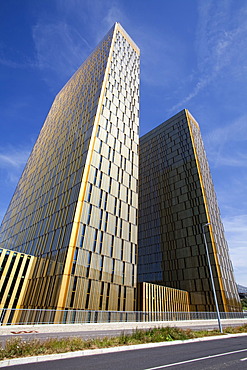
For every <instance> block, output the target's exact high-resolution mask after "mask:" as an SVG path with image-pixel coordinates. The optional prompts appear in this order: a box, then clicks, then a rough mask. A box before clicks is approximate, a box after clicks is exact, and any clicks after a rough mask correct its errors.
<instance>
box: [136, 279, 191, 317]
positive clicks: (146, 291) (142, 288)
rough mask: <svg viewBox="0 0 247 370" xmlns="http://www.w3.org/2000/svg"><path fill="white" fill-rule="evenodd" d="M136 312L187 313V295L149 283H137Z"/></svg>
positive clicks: (186, 293) (181, 291) (182, 291)
mask: <svg viewBox="0 0 247 370" xmlns="http://www.w3.org/2000/svg"><path fill="white" fill-rule="evenodd" d="M137 302H138V310H139V311H143V312H189V307H190V306H189V293H188V292H186V291H184V290H179V289H173V288H169V287H166V286H162V285H157V284H151V283H138V294H137Z"/></svg>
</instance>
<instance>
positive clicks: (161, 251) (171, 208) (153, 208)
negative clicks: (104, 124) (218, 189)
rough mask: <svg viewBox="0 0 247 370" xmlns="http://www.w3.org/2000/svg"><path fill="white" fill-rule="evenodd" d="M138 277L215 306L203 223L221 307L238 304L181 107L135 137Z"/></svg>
mask: <svg viewBox="0 0 247 370" xmlns="http://www.w3.org/2000/svg"><path fill="white" fill-rule="evenodd" d="M139 177H140V187H139V239H138V247H139V248H138V255H139V259H138V281H139V282H150V283H154V284H159V285H166V286H168V287H172V288H175V289H182V290H186V291H188V292H189V293H190V309H191V310H192V311H215V306H214V299H213V294H212V288H211V283H210V278H209V270H208V264H207V259H206V251H205V246H204V242H203V234H202V225H204V224H206V223H209V222H210V223H211V224H210V225H209V227H207V228H205V231H206V237H207V243H208V247H209V252H210V259H211V264H212V269H213V275H214V283H215V287H216V291H217V298H218V302H219V309H220V311H234V310H240V303H239V296H238V292H237V288H236V284H235V280H234V276H233V269H232V264H231V261H230V257H229V252H228V247H227V243H226V240H225V237H224V230H223V225H222V223H221V218H220V211H219V208H218V205H217V199H216V195H215V191H214V186H213V182H212V178H211V175H210V171H209V167H208V162H207V158H206V154H205V151H204V147H203V142H202V138H201V134H200V129H199V126H198V123H197V122H196V121H195V119H194V118H193V117H192V115H191V114H190V113H189V112H188V111H187V110H183V111H182V112H180V113H178V114H177V115H175V116H174V117H172V118H171V119H169V120H168V121H166V122H164V123H163V124H161V125H160V126H158V127H157V128H155V129H154V130H152V131H150V132H149V133H147V134H146V135H145V136H143V137H142V138H141V139H140V175H139Z"/></svg>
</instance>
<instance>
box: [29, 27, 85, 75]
mask: <svg viewBox="0 0 247 370" xmlns="http://www.w3.org/2000/svg"><path fill="white" fill-rule="evenodd" d="M33 39H34V42H35V47H36V51H37V64H38V66H39V68H40V69H42V70H46V71H47V70H51V71H52V72H53V73H54V72H55V73H56V74H58V75H61V74H62V76H64V77H68V76H70V75H71V74H72V73H73V72H74V71H75V70H76V68H78V66H79V65H80V64H81V63H82V62H83V60H84V59H85V57H86V55H87V54H88V51H89V49H90V46H89V44H88V42H87V40H86V39H85V38H83V37H82V36H81V35H80V34H79V33H78V32H77V31H76V30H75V29H74V28H71V27H70V26H69V25H68V24H67V23H65V22H62V21H59V22H56V23H45V22H43V21H39V22H38V23H37V24H36V26H35V27H34V28H33Z"/></svg>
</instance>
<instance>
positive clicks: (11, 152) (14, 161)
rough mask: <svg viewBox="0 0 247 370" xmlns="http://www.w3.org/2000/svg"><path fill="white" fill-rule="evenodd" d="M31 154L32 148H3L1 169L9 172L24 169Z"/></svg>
mask: <svg viewBox="0 0 247 370" xmlns="http://www.w3.org/2000/svg"><path fill="white" fill-rule="evenodd" d="M29 154H30V148H29V149H27V148H14V147H12V146H8V147H6V148H1V150H0V168H1V169H3V168H4V169H8V170H9V169H11V168H22V167H23V165H24V164H25V163H26V161H27V158H28V155H29Z"/></svg>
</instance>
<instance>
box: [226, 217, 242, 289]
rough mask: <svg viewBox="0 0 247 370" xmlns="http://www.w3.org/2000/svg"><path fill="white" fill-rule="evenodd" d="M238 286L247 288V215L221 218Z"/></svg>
mask: <svg viewBox="0 0 247 370" xmlns="http://www.w3.org/2000/svg"><path fill="white" fill-rule="evenodd" d="M223 224H224V228H225V233H226V238H227V241H228V245H229V250H230V256H231V260H232V263H233V267H234V272H235V276H236V280H237V282H238V284H242V285H245V286H247V273H246V271H247V214H242V215H237V216H233V217H225V218H223Z"/></svg>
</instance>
